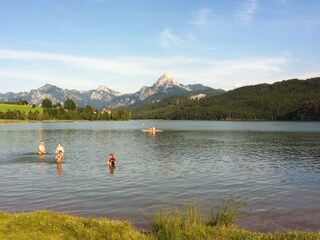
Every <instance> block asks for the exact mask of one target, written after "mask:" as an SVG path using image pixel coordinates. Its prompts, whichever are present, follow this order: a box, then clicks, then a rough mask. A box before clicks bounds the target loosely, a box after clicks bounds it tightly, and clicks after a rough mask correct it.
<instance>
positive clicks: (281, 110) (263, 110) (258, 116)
mask: <svg viewBox="0 0 320 240" xmlns="http://www.w3.org/2000/svg"><path fill="white" fill-rule="evenodd" d="M319 113H320V78H311V79H307V80H299V79H291V80H285V81H281V82H276V83H274V84H259V85H253V86H245V87H241V88H237V89H234V90H231V91H228V92H225V93H223V94H220V95H217V96H211V97H210V96H209V97H206V98H201V99H200V100H193V99H190V98H189V99H187V98H184V99H174V98H169V99H165V100H163V101H160V102H158V103H152V104H147V105H145V106H143V107H140V108H136V109H133V110H132V117H133V118H135V119H139V118H142V119H147V118H151V119H157V118H161V119H201V120H320V117H319V116H320V114H319Z"/></svg>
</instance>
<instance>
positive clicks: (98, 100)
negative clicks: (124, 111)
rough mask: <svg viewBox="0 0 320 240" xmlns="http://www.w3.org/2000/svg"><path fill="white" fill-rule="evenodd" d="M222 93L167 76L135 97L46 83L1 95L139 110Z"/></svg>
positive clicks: (3, 97)
mask: <svg viewBox="0 0 320 240" xmlns="http://www.w3.org/2000/svg"><path fill="white" fill-rule="evenodd" d="M223 92H224V91H223V90H221V89H217V90H216V89H212V88H210V87H206V86H203V85H201V84H195V85H183V84H180V83H179V82H177V81H176V80H174V79H173V78H172V77H171V76H170V75H169V74H164V75H163V76H161V77H160V78H159V79H158V80H157V81H156V82H155V83H154V84H153V85H152V86H151V87H146V86H144V87H142V88H141V89H140V90H139V91H138V92H136V93H132V94H121V93H119V92H116V91H113V90H111V89H109V88H107V87H106V86H100V87H98V88H97V89H94V90H89V91H78V90H68V89H62V88H59V87H56V86H53V85H50V84H46V85H44V86H42V87H40V88H38V89H33V90H31V91H30V92H20V93H12V92H9V93H5V94H0V102H5V101H17V100H19V99H23V100H26V101H28V102H29V103H31V104H35V105H40V104H41V103H42V100H43V99H45V98H49V99H50V100H51V101H52V103H53V104H56V103H64V101H65V100H66V99H67V98H70V99H72V100H73V101H74V102H75V103H76V104H77V106H78V107H85V106H86V105H90V106H93V107H95V108H104V107H106V108H117V107H137V106H141V105H143V104H145V103H150V102H158V101H160V100H162V99H164V98H167V97H169V96H172V95H180V96H191V95H199V94H203V95H205V96H211V95H216V94H220V93H223Z"/></svg>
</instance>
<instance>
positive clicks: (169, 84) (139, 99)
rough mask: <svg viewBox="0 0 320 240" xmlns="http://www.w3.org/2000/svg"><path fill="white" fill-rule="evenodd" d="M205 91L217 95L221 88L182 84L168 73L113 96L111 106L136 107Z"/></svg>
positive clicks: (206, 93)
mask: <svg viewBox="0 0 320 240" xmlns="http://www.w3.org/2000/svg"><path fill="white" fill-rule="evenodd" d="M202 92H205V93H204V94H205V95H210V96H211V95H217V94H221V93H223V92H224V90H222V89H213V88H210V87H207V86H203V85H201V84H195V85H183V84H180V83H179V82H177V81H176V80H174V79H173V78H172V77H171V76H170V75H169V74H167V73H166V74H164V75H162V76H161V77H160V78H159V79H158V80H157V81H156V82H155V83H154V84H153V85H152V86H151V87H147V86H144V87H142V88H141V89H140V90H139V91H138V92H136V93H133V94H126V95H122V96H119V97H116V98H114V99H113V100H112V101H111V102H110V106H111V107H130V108H134V107H138V106H142V105H144V104H146V103H152V102H159V101H160V100H162V99H165V98H167V97H170V96H174V95H178V96H191V95H195V94H199V93H202Z"/></svg>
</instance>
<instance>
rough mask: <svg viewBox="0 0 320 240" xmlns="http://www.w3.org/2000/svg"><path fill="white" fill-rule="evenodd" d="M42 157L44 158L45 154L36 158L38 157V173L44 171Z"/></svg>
mask: <svg viewBox="0 0 320 240" xmlns="http://www.w3.org/2000/svg"><path fill="white" fill-rule="evenodd" d="M44 158H45V155H44V154H43V155H38V159H39V164H40V174H42V175H43V174H44V173H45V169H44V161H43V160H44Z"/></svg>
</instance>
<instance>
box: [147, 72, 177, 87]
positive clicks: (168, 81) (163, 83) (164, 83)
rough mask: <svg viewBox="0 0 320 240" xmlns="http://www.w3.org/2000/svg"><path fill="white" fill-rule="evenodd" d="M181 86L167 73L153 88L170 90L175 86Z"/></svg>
mask: <svg viewBox="0 0 320 240" xmlns="http://www.w3.org/2000/svg"><path fill="white" fill-rule="evenodd" d="M180 85H181V84H180V83H179V82H178V81H176V80H174V79H173V77H171V76H170V75H169V74H168V73H165V74H164V75H162V76H161V77H160V78H159V79H158V80H157V81H156V82H155V84H154V85H153V87H155V88H158V87H164V88H170V87H173V86H179V87H181V86H180Z"/></svg>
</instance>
